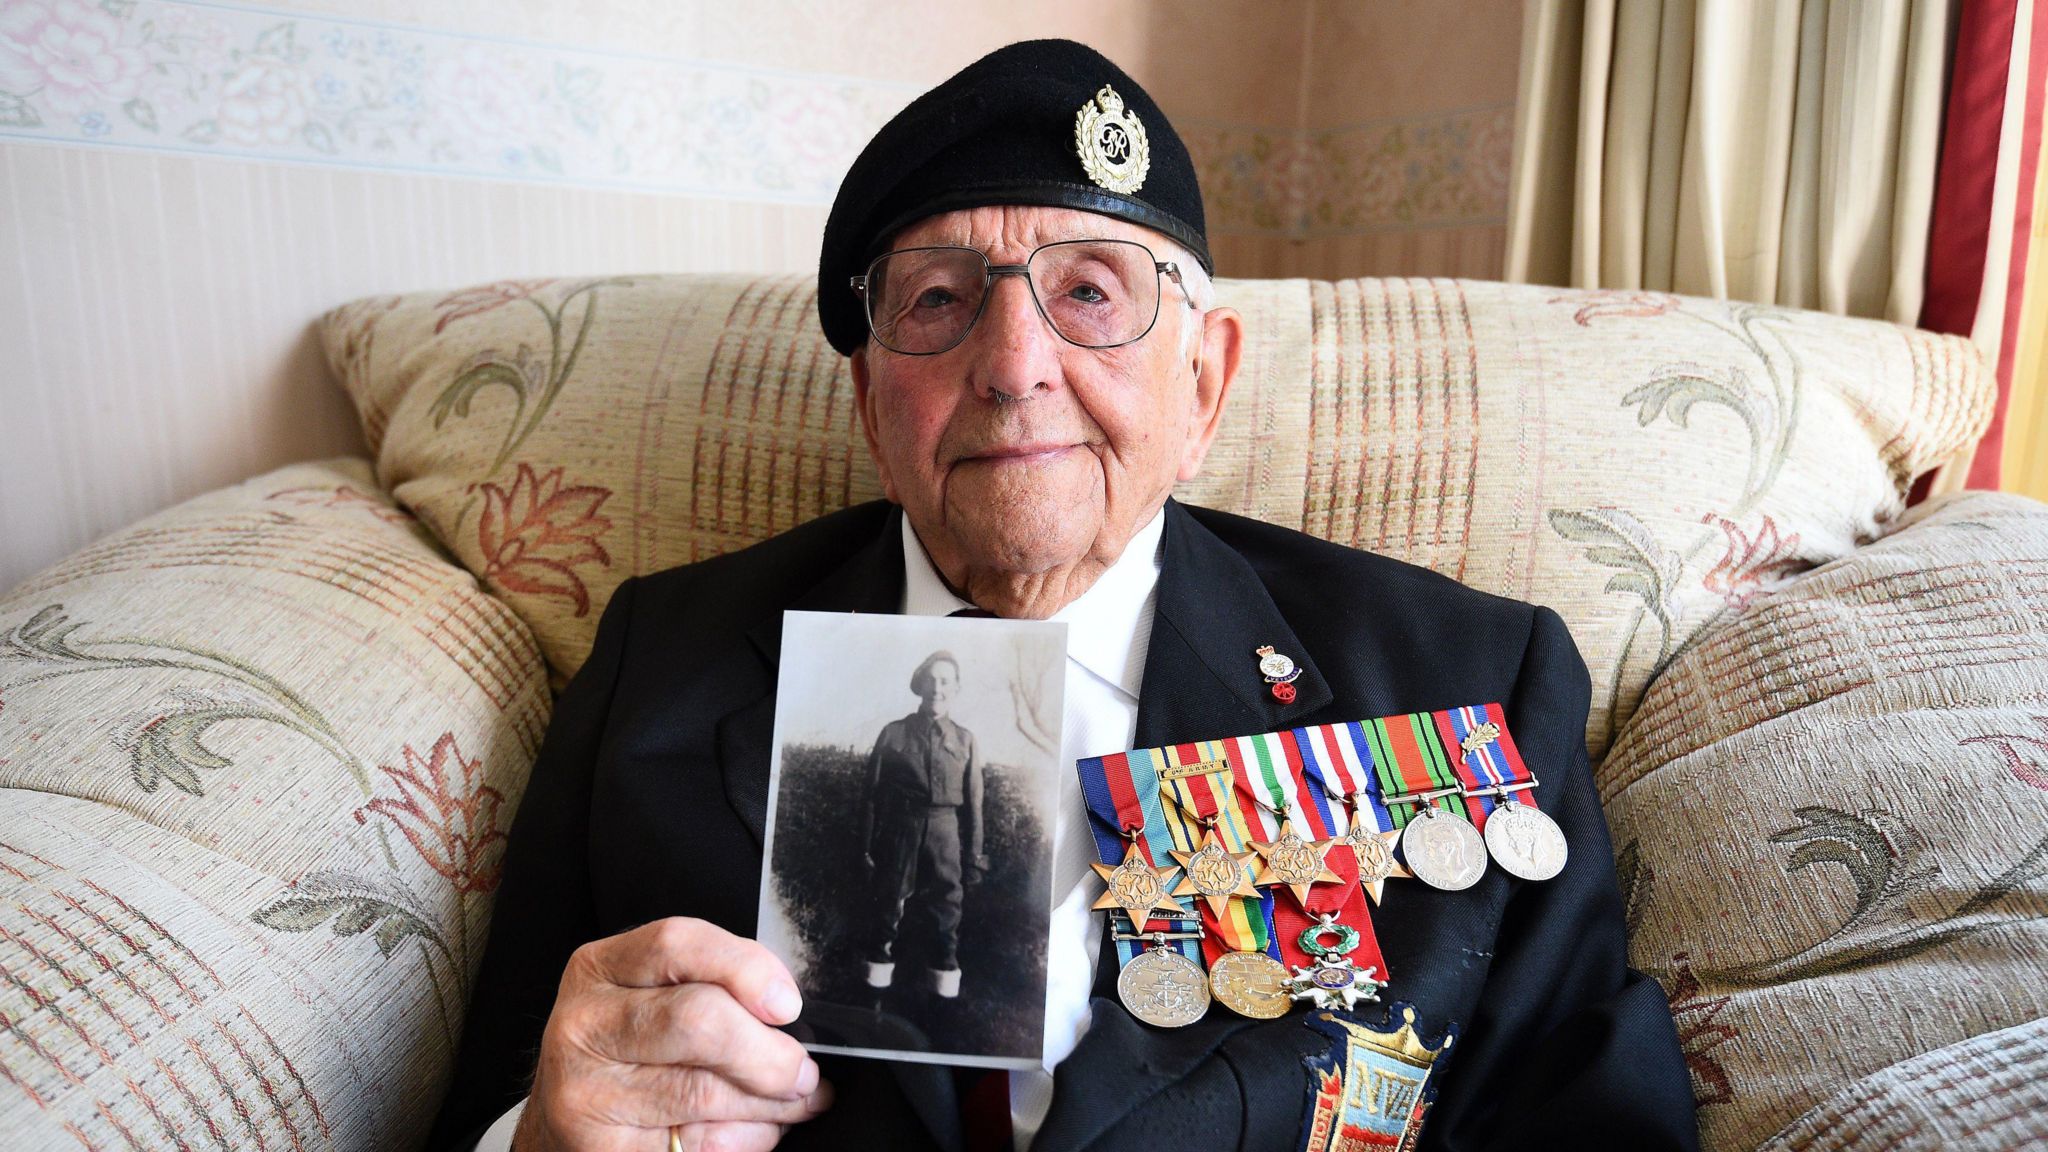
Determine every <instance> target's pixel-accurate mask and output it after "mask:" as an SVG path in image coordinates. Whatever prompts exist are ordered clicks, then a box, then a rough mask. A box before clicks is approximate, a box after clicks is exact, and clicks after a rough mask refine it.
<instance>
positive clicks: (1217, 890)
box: [1168, 828, 1259, 916]
mask: <svg viewBox="0 0 2048 1152" xmlns="http://www.w3.org/2000/svg"><path fill="white" fill-rule="evenodd" d="M1168 854H1169V855H1171V856H1172V857H1173V858H1174V859H1175V860H1176V861H1179V863H1180V868H1181V873H1182V875H1181V881H1180V884H1179V886H1178V887H1176V888H1174V890H1173V893H1172V894H1173V895H1175V896H1200V897H1201V898H1202V899H1204V900H1206V901H1208V903H1209V910H1210V911H1211V912H1214V913H1215V914H1216V915H1218V916H1221V915H1223V914H1224V913H1225V912H1226V911H1228V910H1229V908H1230V901H1231V898H1232V897H1237V896H1242V897H1244V898H1245V899H1247V900H1257V899H1258V898H1259V890H1258V889H1257V888H1254V887H1252V874H1251V870H1250V869H1249V868H1247V867H1246V866H1245V864H1246V862H1247V861H1249V860H1251V859H1252V857H1253V856H1254V855H1256V853H1252V852H1242V853H1233V852H1231V851H1230V850H1229V849H1227V848H1225V847H1224V846H1223V841H1222V840H1220V839H1218V838H1217V836H1216V830H1215V829H1214V828H1211V829H1209V831H1208V834H1207V835H1205V836H1203V837H1202V843H1201V844H1200V845H1198V846H1197V847H1196V848H1195V850H1194V851H1193V852H1169V853H1168Z"/></svg>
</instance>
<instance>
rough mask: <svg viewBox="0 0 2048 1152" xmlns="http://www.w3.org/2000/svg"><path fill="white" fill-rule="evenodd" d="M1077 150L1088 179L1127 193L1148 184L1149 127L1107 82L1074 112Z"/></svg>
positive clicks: (1149, 165)
mask: <svg viewBox="0 0 2048 1152" xmlns="http://www.w3.org/2000/svg"><path fill="white" fill-rule="evenodd" d="M1074 149H1075V151H1077V152H1079V153H1080V154H1081V168H1082V170H1083V171H1085V172H1087V173H1088V178H1089V179H1090V180H1093V181H1095V183H1097V184H1099V185H1101V186H1102V187H1104V188H1107V189H1109V190H1110V191H1111V192H1119V193H1122V194H1123V195H1125V196H1129V195H1130V194H1132V193H1134V192H1136V191H1137V190H1138V189H1139V188H1142V187H1144V184H1145V174H1146V173H1147V172H1149V171H1151V169H1152V145H1151V143H1150V142H1149V141H1148V140H1146V138H1145V126H1144V125H1143V124H1140V123H1138V118H1137V117H1136V116H1134V115H1132V114H1131V113H1130V112H1128V111H1126V110H1125V109H1124V98H1123V97H1121V96H1119V95H1117V94H1116V89H1114V88H1112V87H1110V86H1109V85H1107V84H1104V85H1103V86H1102V90H1101V91H1099V92H1097V93H1096V94H1095V98H1094V99H1093V100H1090V101H1088V102H1087V103H1085V104H1083V105H1081V110H1080V111H1079V112H1076V113H1075V114H1074Z"/></svg>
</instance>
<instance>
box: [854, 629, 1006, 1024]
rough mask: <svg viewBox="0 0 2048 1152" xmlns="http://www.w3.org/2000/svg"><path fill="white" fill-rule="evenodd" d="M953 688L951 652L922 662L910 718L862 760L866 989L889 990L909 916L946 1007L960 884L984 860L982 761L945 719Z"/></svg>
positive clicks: (953, 991) (955, 670)
mask: <svg viewBox="0 0 2048 1152" xmlns="http://www.w3.org/2000/svg"><path fill="white" fill-rule="evenodd" d="M959 687H960V662H959V661H958V660H956V659H954V657H953V654H952V653H951V652H948V651H945V650H944V649H940V650H939V651H937V652H934V653H932V654H931V655H929V656H927V657H925V658H924V660H923V661H922V662H921V663H919V664H918V666H917V670H916V671H914V672H912V673H911V674H910V690H911V691H912V692H914V693H916V694H917V698H918V701H919V704H918V706H917V711H915V712H912V713H911V714H910V715H908V716H905V717H904V718H903V719H901V720H892V721H890V722H889V723H888V724H887V725H886V726H885V727H883V729H882V734H881V735H880V736H877V737H876V738H875V746H874V749H873V750H872V751H870V752H869V753H868V762H867V788H866V790H865V791H864V792H863V793H862V808H861V822H860V826H861V837H860V842H861V844H862V845H863V846H864V852H865V860H864V863H865V864H866V866H867V869H868V884H869V888H868V890H869V892H870V893H871V894H872V896H873V898H874V907H873V909H872V910H871V911H870V913H869V923H870V924H871V926H872V930H873V932H874V936H873V938H872V940H871V941H870V942H869V944H868V949H867V962H868V963H867V982H868V986H869V987H870V988H887V987H889V986H890V985H891V984H892V983H893V982H894V981H895V978H896V962H895V956H894V947H895V944H896V935H897V926H898V925H899V924H900V923H901V921H902V920H903V919H904V917H905V916H906V915H909V916H910V918H911V921H912V923H914V924H918V925H921V926H926V927H928V929H929V931H928V934H927V940H926V941H925V942H926V943H929V944H930V946H931V947H932V949H933V951H932V953H931V968H932V989H933V990H934V991H936V992H937V993H938V994H939V995H940V996H941V997H943V998H945V999H949V1000H950V999H952V998H954V997H956V996H958V995H960V906H961V903H962V900H963V899H964V897H965V895H966V892H965V888H964V885H965V884H973V883H976V882H978V881H979V880H980V879H981V876H982V874H983V873H984V872H986V871H987V870H988V860H987V858H986V857H985V856H984V855H983V853H982V839H981V830H982V826H981V805H982V770H981V768H982V766H981V757H980V756H979V755H977V754H976V752H975V747H974V733H972V732H969V731H968V730H967V729H965V728H962V727H961V726H960V725H959V724H958V723H957V722H955V721H954V720H953V719H952V716H951V715H950V714H951V712H952V707H953V694H954V693H955V692H956V691H958V690H959ZM906 905H907V906H908V907H907V908H906Z"/></svg>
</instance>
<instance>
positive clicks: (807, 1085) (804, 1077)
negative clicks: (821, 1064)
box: [796, 1056, 818, 1097]
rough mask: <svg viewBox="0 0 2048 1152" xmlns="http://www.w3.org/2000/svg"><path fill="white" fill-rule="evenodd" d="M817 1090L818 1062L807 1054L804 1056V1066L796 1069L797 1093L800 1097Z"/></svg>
mask: <svg viewBox="0 0 2048 1152" xmlns="http://www.w3.org/2000/svg"><path fill="white" fill-rule="evenodd" d="M817 1090H818V1062H817V1061H816V1060H813V1059H811V1058H809V1057H808V1056H807V1057H805V1058H804V1066H803V1067H801V1068H799V1069H797V1070H796V1094H797V1096H798V1097H804V1096H809V1095H810V1094H811V1093H813V1092H815V1091H817Z"/></svg>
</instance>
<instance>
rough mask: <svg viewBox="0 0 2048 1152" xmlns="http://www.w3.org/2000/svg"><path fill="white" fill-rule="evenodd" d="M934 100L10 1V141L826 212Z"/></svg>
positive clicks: (370, 28) (735, 73) (462, 44)
mask: <svg viewBox="0 0 2048 1152" xmlns="http://www.w3.org/2000/svg"><path fill="white" fill-rule="evenodd" d="M917 91H918V88H917V86H916V85H911V84H901V83H888V82H881V81H873V80H861V79H853V78H848V77H838V76H828V75H819V74H796V73H784V72H775V71H772V70H768V69H753V68H734V67H728V66H723V65H716V64H708V63H705V62H701V61H689V60H676V59H659V58H649V57H636V56H629V55H624V54H619V53H605V52H595V51H588V50H582V49H575V48H562V47H555V46H551V45H544V44H529V43H521V42H517V41H508V40H500V39H494V38H489V37H479V36H472V35H464V34H458V33H450V32H443V31H437V30H433V29H427V28H409V27H402V26H396V25H388V24H381V23H372V22H366V21H359V20H350V19H345V18H336V17H327V16H311V15H304V14H300V13H295V12H284V11H278V10H267V9H261V8H245V7H238V6H231V5H226V4H219V3H205V2H193V0H177V2H171V0H4V2H0V137H15V138H30V139H37V140H51V141H62V142H66V143H73V144H87V145H99V146H114V147H122V146H125V147H132V148H144V149H149V150H153V151H177V152H194V151H196V152H203V153H209V154H215V155H224V156H239V157H247V158H254V159H267V160H291V161H307V162H313V163H327V164H338V165H344V166H348V167H365V168H380V169H398V170H408V171H426V172H432V173H436V174H447V175H471V176H491V177H500V178H506V177H509V178H514V179H521V180H533V181H543V182H564V183H574V184H587V185H600V186H608V187H623V188H631V189H644V190H648V191H660V192H682V193H692V194H699V195H711V196H724V197H742V198H745V199H750V200H776V201H793V202H798V203H813V204H825V203H830V201H831V199H832V194H833V193H834V192H835V191H836V190H837V189H838V186H839V178H840V176H841V175H842V174H843V173H844V172H845V170H846V168H847V166H848V165H850V164H851V163H852V162H853V158H854V156H855V155H856V154H857V152H858V151H859V148H860V145H861V144H862V143H863V142H864V141H866V140H867V139H868V137H869V136H871V135H873V133H874V131H875V129H876V128H878V127H880V126H881V125H882V123H883V122H884V121H886V120H887V119H888V118H889V117H890V116H891V115H893V114H894V113H895V112H896V110H897V109H899V108H901V107H902V106H903V105H904V104H906V103H908V102H909V100H910V98H911V97H912V96H914V95H915V94H916V93H917Z"/></svg>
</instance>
